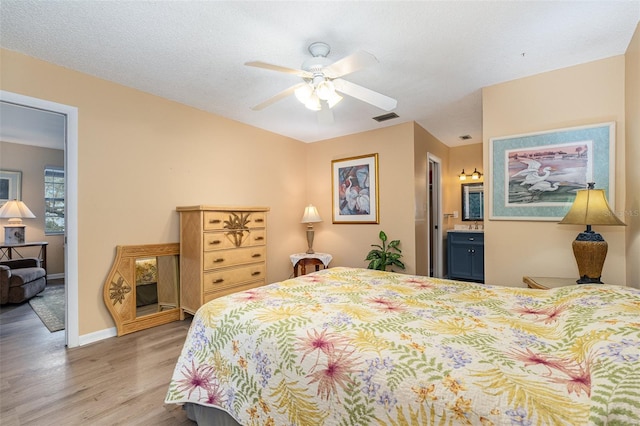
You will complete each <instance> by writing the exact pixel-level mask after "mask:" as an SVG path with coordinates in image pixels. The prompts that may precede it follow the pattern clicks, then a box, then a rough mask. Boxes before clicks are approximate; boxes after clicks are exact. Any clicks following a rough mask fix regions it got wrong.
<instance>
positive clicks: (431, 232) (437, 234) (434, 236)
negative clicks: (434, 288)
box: [426, 152, 444, 278]
mask: <svg viewBox="0 0 640 426" xmlns="http://www.w3.org/2000/svg"><path fill="white" fill-rule="evenodd" d="M432 164H435V165H436V167H434V171H435V173H432V175H431V179H432V194H433V195H434V197H431V196H430V195H429V172H430V171H431V165H432ZM426 179H427V197H426V198H427V215H426V216H427V242H428V243H427V274H429V276H434V277H436V278H442V274H443V266H444V265H443V258H444V256H443V252H442V222H443V220H442V218H443V216H442V160H441V159H440V158H439V157H437V156H435V155H433V154H432V153H430V152H427V176H426ZM434 190H435V194H434V192H433V191H434ZM432 198H435V202H434V204H435V206H431V202H432V201H431V200H432ZM432 207H435V212H434V213H433V215H432V214H431V210H432ZM432 217H434V218H436V219H435V223H431V222H432V219H431V218H432ZM434 241H435V244H434ZM434 246H435V253H433V256H432V253H431V251H432V248H433V247H434ZM432 257H433V258H434V259H435V261H434V263H435V265H433V266H434V267H433V268H432V267H431V258H432ZM432 270H433V275H431V274H432V272H431V271H432Z"/></svg>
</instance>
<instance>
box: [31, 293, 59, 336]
mask: <svg viewBox="0 0 640 426" xmlns="http://www.w3.org/2000/svg"><path fill="white" fill-rule="evenodd" d="M29 305H31V309H33V311H34V312H35V313H36V314H37V315H38V317H40V319H41V320H42V322H43V323H44V325H45V326H47V328H48V329H49V331H50V332H52V333H53V332H54V331H60V330H64V305H65V298H64V285H53V286H49V285H48V286H47V287H46V288H45V289H44V291H43V292H42V293H40V294H38V295H36V296H34V297H32V298H31V299H30V300H29Z"/></svg>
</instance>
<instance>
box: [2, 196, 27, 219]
mask: <svg viewBox="0 0 640 426" xmlns="http://www.w3.org/2000/svg"><path fill="white" fill-rule="evenodd" d="M35 217H36V215H34V214H33V213H32V212H31V210H29V207H27V205H26V204H25V203H23V202H22V201H18V200H11V201H7V202H6V203H4V205H3V206H2V207H0V218H3V219H34V218H35ZM10 222H11V221H10Z"/></svg>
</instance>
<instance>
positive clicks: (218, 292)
mask: <svg viewBox="0 0 640 426" xmlns="http://www.w3.org/2000/svg"><path fill="white" fill-rule="evenodd" d="M265 284H266V282H265V280H264V279H261V280H258V281H251V282H248V283H244V284H233V283H232V284H227V285H226V286H220V287H217V288H216V289H215V290H214V291H212V292H208V293H204V301H203V303H207V302H209V301H211V300H213V299H217V298H218V297H222V296H226V295H227V294H231V293H237V292H239V291H245V290H251V289H252V288H256V287H260V286H263V285H265Z"/></svg>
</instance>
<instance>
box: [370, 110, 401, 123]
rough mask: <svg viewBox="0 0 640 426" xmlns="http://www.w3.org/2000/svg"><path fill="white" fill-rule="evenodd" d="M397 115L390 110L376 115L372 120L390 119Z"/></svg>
mask: <svg viewBox="0 0 640 426" xmlns="http://www.w3.org/2000/svg"><path fill="white" fill-rule="evenodd" d="M398 117H399V115H398V114H396V113H395V112H390V113H389V114H383V115H379V116H377V117H373V119H374V120H376V121H377V122H381V121H387V120H392V119H394V118H398Z"/></svg>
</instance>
